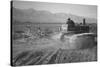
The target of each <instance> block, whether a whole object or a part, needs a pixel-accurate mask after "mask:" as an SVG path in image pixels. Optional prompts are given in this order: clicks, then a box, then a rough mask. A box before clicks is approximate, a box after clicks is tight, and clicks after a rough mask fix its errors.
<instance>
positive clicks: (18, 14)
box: [12, 7, 97, 23]
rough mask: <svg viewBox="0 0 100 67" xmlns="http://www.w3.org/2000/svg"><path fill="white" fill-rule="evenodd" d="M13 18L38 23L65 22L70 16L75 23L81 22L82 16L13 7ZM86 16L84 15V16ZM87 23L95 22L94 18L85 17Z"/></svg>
mask: <svg viewBox="0 0 100 67" xmlns="http://www.w3.org/2000/svg"><path fill="white" fill-rule="evenodd" d="M12 16H13V20H17V21H20V22H32V23H35V22H39V23H65V22H66V20H67V18H69V17H70V18H71V19H72V20H73V21H75V22H76V23H80V22H82V20H83V18H84V17H80V16H76V15H72V14H66V13H51V12H49V11H37V10H35V9H18V8H14V7H13V14H12ZM85 18H86V17H85ZM86 22H87V23H96V22H97V20H96V19H94V18H86Z"/></svg>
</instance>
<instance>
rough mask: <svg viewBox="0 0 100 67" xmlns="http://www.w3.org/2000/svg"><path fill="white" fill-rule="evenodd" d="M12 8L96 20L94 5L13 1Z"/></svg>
mask: <svg viewBox="0 0 100 67" xmlns="http://www.w3.org/2000/svg"><path fill="white" fill-rule="evenodd" d="M13 6H14V7H16V8H20V9H29V8H34V9H36V10H46V11H50V12H52V13H70V14H74V15H78V16H85V17H90V18H97V6H94V5H77V4H66V3H65V4H63V3H46V2H34V1H14V2H13Z"/></svg>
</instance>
